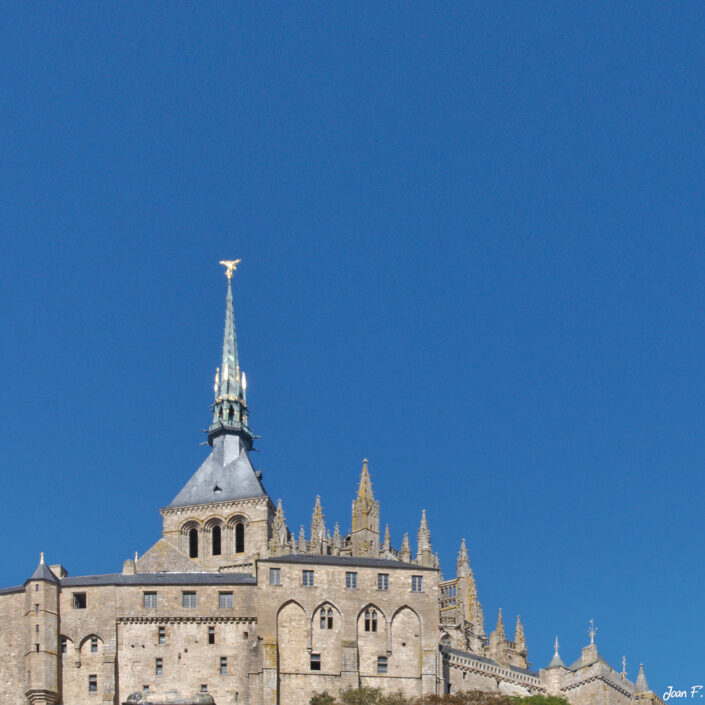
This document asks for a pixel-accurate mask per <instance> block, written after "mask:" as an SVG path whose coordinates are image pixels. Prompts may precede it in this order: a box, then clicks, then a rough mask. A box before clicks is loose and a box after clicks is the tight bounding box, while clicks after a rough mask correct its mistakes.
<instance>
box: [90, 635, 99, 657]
mask: <svg viewBox="0 0 705 705" xmlns="http://www.w3.org/2000/svg"><path fill="white" fill-rule="evenodd" d="M91 653H92V654H97V653H98V637H97V636H92V637H91Z"/></svg>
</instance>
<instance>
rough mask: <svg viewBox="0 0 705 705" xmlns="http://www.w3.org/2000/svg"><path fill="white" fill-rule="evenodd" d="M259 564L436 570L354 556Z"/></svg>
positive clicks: (284, 558) (267, 560)
mask: <svg viewBox="0 0 705 705" xmlns="http://www.w3.org/2000/svg"><path fill="white" fill-rule="evenodd" d="M259 562H260V563H305V564H318V565H321V564H323V565H349V566H360V567H361V568H363V567H369V568H404V569H406V570H437V568H431V567H428V566H422V565H415V564H413V563H403V562H402V561H393V560H391V559H390V558H357V557H355V556H308V555H291V556H279V557H278V558H262V559H260V561H259Z"/></svg>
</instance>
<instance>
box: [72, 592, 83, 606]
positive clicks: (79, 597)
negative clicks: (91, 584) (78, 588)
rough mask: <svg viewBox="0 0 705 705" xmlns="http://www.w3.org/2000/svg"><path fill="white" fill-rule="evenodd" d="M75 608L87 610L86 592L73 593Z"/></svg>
mask: <svg viewBox="0 0 705 705" xmlns="http://www.w3.org/2000/svg"><path fill="white" fill-rule="evenodd" d="M73 608H74V609H75V610H85V609H86V593H85V592H74V593H73Z"/></svg>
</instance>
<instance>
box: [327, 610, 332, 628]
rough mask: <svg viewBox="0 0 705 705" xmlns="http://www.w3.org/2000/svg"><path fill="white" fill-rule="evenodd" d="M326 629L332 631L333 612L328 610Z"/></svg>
mask: <svg viewBox="0 0 705 705" xmlns="http://www.w3.org/2000/svg"><path fill="white" fill-rule="evenodd" d="M328 629H333V610H332V609H331V608H330V607H329V608H328Z"/></svg>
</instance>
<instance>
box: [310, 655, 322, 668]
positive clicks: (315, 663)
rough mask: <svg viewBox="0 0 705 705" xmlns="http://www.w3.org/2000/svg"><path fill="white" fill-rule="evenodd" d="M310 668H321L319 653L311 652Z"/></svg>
mask: <svg viewBox="0 0 705 705" xmlns="http://www.w3.org/2000/svg"><path fill="white" fill-rule="evenodd" d="M311 670H312V671H320V670H321V655H320V654H311Z"/></svg>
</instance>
